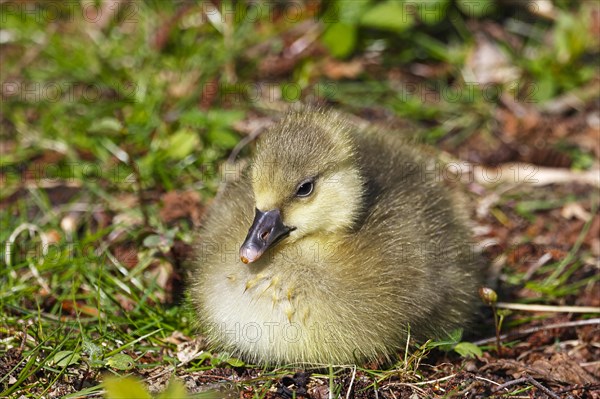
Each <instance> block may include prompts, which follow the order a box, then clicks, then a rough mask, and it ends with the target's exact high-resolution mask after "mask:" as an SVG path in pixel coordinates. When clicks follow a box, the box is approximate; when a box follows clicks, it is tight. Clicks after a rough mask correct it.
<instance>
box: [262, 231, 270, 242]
mask: <svg viewBox="0 0 600 399" xmlns="http://www.w3.org/2000/svg"><path fill="white" fill-rule="evenodd" d="M269 233H270V232H269V231H268V230H267V231H263V232H262V234H261V235H260V238H261V240H263V241H267V238H269Z"/></svg>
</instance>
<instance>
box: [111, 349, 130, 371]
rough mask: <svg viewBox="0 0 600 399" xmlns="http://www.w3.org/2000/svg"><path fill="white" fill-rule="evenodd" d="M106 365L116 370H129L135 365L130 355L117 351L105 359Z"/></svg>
mask: <svg viewBox="0 0 600 399" xmlns="http://www.w3.org/2000/svg"><path fill="white" fill-rule="evenodd" d="M106 365H107V366H108V367H111V368H113V369H116V370H123V371H126V370H131V369H132V368H134V367H135V362H134V361H133V359H132V358H131V356H129V355H126V354H124V353H117V354H116V355H114V356H111V357H110V358H109V359H108V360H107V361H106Z"/></svg>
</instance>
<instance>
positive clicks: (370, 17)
mask: <svg viewBox="0 0 600 399" xmlns="http://www.w3.org/2000/svg"><path fill="white" fill-rule="evenodd" d="M409 10H410V9H409V8H408V7H407V6H406V5H405V3H404V2H403V1H398V0H388V1H386V2H385V3H379V4H377V5H376V6H374V7H373V8H371V9H370V10H369V11H367V13H366V14H364V15H363V17H362V18H361V20H360V23H361V25H363V26H367V27H369V28H375V29H382V30H389V31H392V32H403V31H405V30H406V29H408V28H410V27H411V26H412V25H413V23H414V17H413V14H412V12H409Z"/></svg>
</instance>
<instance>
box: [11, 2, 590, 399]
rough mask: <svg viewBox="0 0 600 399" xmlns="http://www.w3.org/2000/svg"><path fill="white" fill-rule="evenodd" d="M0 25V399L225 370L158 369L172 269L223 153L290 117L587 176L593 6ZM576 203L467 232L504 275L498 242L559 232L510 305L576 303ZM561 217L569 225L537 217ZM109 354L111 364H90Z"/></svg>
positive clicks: (523, 196)
mask: <svg viewBox="0 0 600 399" xmlns="http://www.w3.org/2000/svg"><path fill="white" fill-rule="evenodd" d="M0 18H1V23H0V81H1V82H2V93H1V94H2V103H1V109H0V166H1V168H0V210H1V216H0V227H1V228H0V243H2V249H0V252H1V255H2V259H1V260H0V262H2V264H3V267H2V268H0V269H1V270H0V283H1V284H2V292H1V295H0V303H2V314H3V316H2V325H1V326H0V328H1V330H0V336H1V337H2V338H3V341H2V342H3V344H2V345H0V354H3V355H4V356H5V357H4V362H3V365H0V370H1V371H3V372H2V373H0V375H1V376H2V377H0V381H2V385H0V396H4V395H13V396H14V395H17V394H18V393H22V394H25V395H31V396H38V395H41V394H48V393H53V394H55V395H58V396H60V395H61V394H68V393H72V392H77V391H81V390H84V389H88V391H86V392H88V393H92V394H93V393H97V392H98V388H95V387H94V384H93V382H94V381H95V380H96V379H97V378H99V377H98V376H99V374H98V373H99V370H105V369H108V370H113V371H115V370H129V369H131V368H135V370H136V371H137V372H140V373H142V374H143V370H144V369H150V368H152V367H158V366H166V365H173V366H174V365H177V364H182V363H183V364H185V366H186V367H187V369H186V370H187V371H188V372H191V371H198V370H209V369H214V367H216V366H223V365H225V366H227V367H229V368H231V367H239V366H240V365H241V363H239V361H238V360H237V359H229V360H228V358H227V356H224V355H222V354H216V355H214V356H212V355H208V357H207V356H204V357H200V358H196V359H194V360H193V361H190V362H189V364H188V363H185V362H183V361H182V360H181V359H178V358H177V349H178V345H179V344H182V343H183V342H187V341H186V339H187V340H189V337H192V336H193V335H194V330H193V327H192V323H191V319H190V316H189V315H190V313H189V309H187V307H186V306H185V304H182V302H181V292H180V290H181V280H182V275H183V272H182V263H183V262H184V260H185V259H186V257H187V256H189V251H190V249H189V245H190V244H191V242H192V237H193V233H192V231H193V229H194V227H195V226H196V225H197V224H198V222H199V219H200V217H201V214H202V212H203V208H204V206H205V205H206V204H207V203H208V202H209V201H210V199H211V198H212V197H213V196H214V195H215V193H216V191H217V189H218V186H219V183H220V182H221V181H222V180H223V178H224V176H226V175H227V174H228V173H229V172H228V170H227V169H226V167H225V166H224V165H226V164H225V161H226V160H227V158H228V157H230V158H231V159H233V158H235V156H236V155H238V153H240V154H241V155H242V157H243V156H245V155H246V154H248V153H249V148H251V146H247V145H246V144H248V142H250V141H251V139H252V138H253V137H254V136H255V135H256V134H257V133H258V132H260V130H261V129H262V128H263V127H264V126H267V125H268V124H269V123H271V122H272V120H273V119H275V118H277V117H278V116H279V115H281V114H282V113H283V112H285V110H286V109H287V108H288V107H290V106H296V105H298V104H300V103H310V104H319V105H323V106H330V107H334V108H337V109H341V110H343V111H345V112H348V113H349V114H352V115H354V116H355V117H357V118H360V119H361V120H366V121H368V122H370V123H373V124H376V125H380V126H384V127H386V128H388V129H392V130H395V131H397V132H399V133H398V134H410V135H413V136H414V135H416V136H417V137H418V138H419V139H420V140H421V141H423V142H426V143H429V144H431V145H434V146H436V147H437V148H439V149H440V150H442V151H445V152H447V153H450V154H451V156H452V157H456V158H458V159H461V160H463V161H466V162H469V163H471V164H475V165H483V166H501V165H504V164H507V163H512V162H520V163H525V164H529V165H535V166H536V167H549V168H561V169H562V170H566V171H595V170H596V168H597V167H598V159H599V156H600V148H599V143H598V141H599V140H600V136H599V132H600V106H599V93H600V73H599V65H598V62H599V52H600V44H599V43H600V42H599V38H600V9H599V5H598V3H597V2H596V1H593V0H589V1H567V0H498V1H493V0H411V1H408V0H337V1H336V0H333V1H325V0H323V1H319V0H295V1H290V2H287V1H255V2H249V1H233V0H212V1H208V0H205V1H200V0H199V1H192V0H189V1H187V0H186V1H161V0H154V1H152V0H149V1H130V0H97V1H53V0H48V1H27V0H23V1H1V2H0ZM239 143H241V144H239ZM232 152H233V155H231V154H232ZM224 168H225V169H224ZM471 191H472V192H473V193H478V194H479V195H480V196H481V198H483V197H485V196H486V195H487V194H490V192H487V191H486V190H485V189H483V188H481V187H471ZM500 194H503V193H500ZM500 194H499V195H500ZM596 194H597V190H595V189H593V188H591V187H589V186H586V185H584V186H577V187H575V188H573V187H567V188H562V189H560V188H559V189H553V190H551V192H550V193H549V192H547V191H538V192H537V193H530V192H525V193H523V192H521V193H516V194H515V193H509V194H508V195H507V196H502V199H497V200H495V201H496V202H494V203H493V204H492V205H489V204H488V205H489V206H488V210H489V212H487V213H485V214H481V215H479V220H478V221H479V222H480V223H481V224H483V225H485V224H486V223H487V224H488V227H489V228H490V229H492V230H494V231H493V232H492V233H489V235H492V236H493V235H494V234H495V236H494V237H495V238H498V237H501V239H500V241H501V242H502V243H504V244H503V245H500V247H499V248H495V249H492V250H489V253H488V254H487V255H488V256H489V258H490V259H491V260H494V259H495V260H498V259H500V263H502V261H504V262H505V263H503V264H502V265H503V266H504V267H505V268H506V259H507V256H508V259H509V261H508V263H509V265H508V266H511V265H510V259H512V258H511V256H516V255H514V253H513V252H510V251H512V250H513V249H514V248H515V247H514V245H513V244H514V243H515V241H516V242H518V243H522V244H524V245H525V244H531V243H534V244H536V245H538V244H539V243H537V242H535V240H534V237H535V236H536V235H544V234H546V235H550V234H551V233H552V234H555V233H556V231H557V230H560V231H562V232H563V233H564V234H567V235H568V237H566V238H565V237H563V236H558V237H557V236H552V238H551V239H547V240H546V241H544V242H545V244H544V245H547V246H548V248H546V247H544V249H543V250H541V252H540V250H539V248H540V247H539V245H538V246H536V247H535V251H537V252H535V251H534V250H530V252H531V251H533V252H534V255H535V256H538V257H539V256H543V255H544V254H545V253H550V252H548V251H550V249H552V250H554V251H559V252H554V253H552V254H553V255H552V256H554V257H553V258H552V261H551V262H550V264H549V265H546V266H547V267H546V268H543V267H542V268H541V269H540V270H539V271H537V270H536V271H534V272H531V273H530V274H528V272H527V271H523V270H520V269H519V268H518V267H516V268H515V269H514V270H513V269H510V267H509V268H508V269H509V270H508V271H506V270H505V272H506V273H507V275H506V276H505V278H504V280H505V281H506V282H507V284H508V285H509V286H511V287H513V291H514V290H517V289H518V288H522V287H524V286H525V285H526V284H529V285H528V286H527V289H528V290H530V291H528V293H526V294H523V293H522V292H521V294H520V295H521V296H519V295H516V296H514V297H512V298H516V299H519V300H524V301H526V302H527V301H532V300H540V296H541V298H542V299H541V300H542V301H547V303H555V304H557V303H564V301H567V302H572V303H574V302H577V300H578V299H577V298H579V296H580V294H581V293H582V292H583V291H582V287H592V288H591V289H592V291H591V292H592V293H591V294H590V293H588V294H586V295H591V298H592V299H593V296H594V295H595V293H596V292H597V290H598V275H597V272H596V271H595V270H596V269H594V262H597V257H598V251H599V249H598V245H600V244H599V243H598V242H597V241H594V240H593V236H594V235H595V234H596V231H597V229H598V226H597V225H598V224H599V223H598V220H597V207H596V206H595V205H594V204H595V203H596V202H595V201H597V195H596ZM497 196H498V195H497ZM486 198H489V197H486ZM499 198H500V197H499ZM567 203H575V204H579V205H580V207H579V208H577V209H576V211H577V212H579V215H580V216H581V215H584V216H585V215H587V216H588V217H589V218H588V219H589V220H588V219H586V217H584V216H582V217H581V218H579V219H580V220H576V222H577V223H575V222H573V225H572V226H571V225H570V224H569V225H568V226H567V227H565V223H567V222H564V221H562V219H560V218H559V219H560V221H559V220H558V219H552V217H554V215H553V214H551V212H552V211H553V210H556V211H557V212H559V214H560V211H561V209H562V210H564V206H565V204H567ZM569 209H570V208H569ZM581 211H582V212H583V213H581ZM573 212H575V211H573ZM548 215H550V216H551V217H550V219H545V217H547V216H548ZM540 218H541V219H540ZM537 220H541V221H540V222H537ZM536 223H537V224H536ZM569 223H570V222H569ZM490 226H491V227H490ZM532 226H534V227H536V229H537V230H535V231H533V230H531V231H530V230H528V229H530V228H531V227H532ZM548 226H550V227H548ZM569 229H570V230H569ZM498 231H500V233H498ZM555 235H556V234H555ZM515 237H517V238H515ZM589 237H591V238H589ZM4 244H6V245H4ZM573 248H575V250H573ZM518 250H519V251H521V252H518V253H519V254H521V253H522V251H523V250H522V248H521V247H518ZM560 251H562V252H560ZM557 253H558V255H557ZM560 253H562V254H563V256H562V257H561V255H560ZM565 254H570V256H571V257H566V258H565V256H566V255H565ZM502 256H504V258H502ZM532 256H533V255H532ZM565 259H567V260H566V261H565ZM589 259H595V261H590V260H589ZM49 260H50V261H49ZM590 262H591V263H590ZM516 263H518V262H516ZM4 265H5V266H4ZM502 265H501V266H502ZM519 265H520V263H519ZM573 265H575V267H573ZM512 266H514V265H512ZM517 266H518V265H517ZM550 266H552V267H553V268H554V269H556V267H558V270H559V271H560V272H561V273H562V272H564V271H565V270H567V271H568V273H567V274H561V273H558V274H556V275H555V273H553V270H554V269H553V268H552V267H550ZM536 273H539V276H538V275H537V274H536ZM536 276H538V277H539V278H540V279H542V282H543V283H540V282H538V283H536V282H535V277H536ZM525 277H526V278H525ZM573 279H575V280H573ZM529 280H533V281H529ZM536 284H537V285H536ZM594 290H595V291H594ZM509 291H510V290H509ZM530 292H534V294H531V295H530V294H529V293H530ZM586 292H587V291H586ZM565 298H566V299H565ZM592 299H590V301H592ZM552 301H554V302H552ZM561 301H563V302H561ZM580 302H581V301H580ZM580 302H578V303H580ZM588 302H589V301H588ZM588 302H586V301H583V302H581V303H582V304H588V305H589V304H594V303H591V302H590V303H588ZM592 302H593V301H592ZM530 321H531V319H530V318H526V320H520V321H516V322H515V323H516V324H523V323H527V322H530ZM492 324H493V323H492ZM177 334H182V336H184V337H187V338H186V339H183V338H181V337H179V336H178V335H177ZM15 348H16V349H15ZM57 348H58V349H57ZM17 349H18V350H17ZM15 350H16V352H15ZM61 351H62V352H65V351H66V353H67V355H65V354H64V353H63V354H62V357H60V356H59V357H58V358H56V356H57V354H60V353H61ZM121 352H124V353H127V355H126V356H128V357H129V359H130V360H131V363H128V360H127V359H125V360H126V361H125V363H118V362H117V361H116V360H114V361H113V362H112V363H110V362H109V360H110V359H112V358H114V356H115V355H117V354H119V353H121ZM65 356H69V358H68V361H65V360H64V359H65ZM29 359H36V361H34V362H31V361H30V360H29ZM121 360H122V359H121ZM115 364H116V365H117V366H115ZM122 364H124V366H123V367H120V366H119V365H122ZM84 366H85V367H84ZM130 366H131V367H130ZM90 370H92V371H90ZM36 376H37V377H36ZM75 382H78V383H79V382H81V384H79V385H78V383H77V384H76V383H75ZM56 392H58V393H56ZM61 392H62V393H61Z"/></svg>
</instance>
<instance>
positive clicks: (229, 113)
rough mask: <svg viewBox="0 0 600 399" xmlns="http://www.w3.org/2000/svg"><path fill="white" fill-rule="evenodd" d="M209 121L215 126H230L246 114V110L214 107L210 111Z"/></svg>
mask: <svg viewBox="0 0 600 399" xmlns="http://www.w3.org/2000/svg"><path fill="white" fill-rule="evenodd" d="M207 116H208V121H209V124H210V126H213V127H230V126H232V125H233V124H234V123H236V122H239V121H241V120H242V119H244V117H245V116H246V113H245V112H244V111H239V110H224V109H212V110H210V111H209V112H208V115H207Z"/></svg>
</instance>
